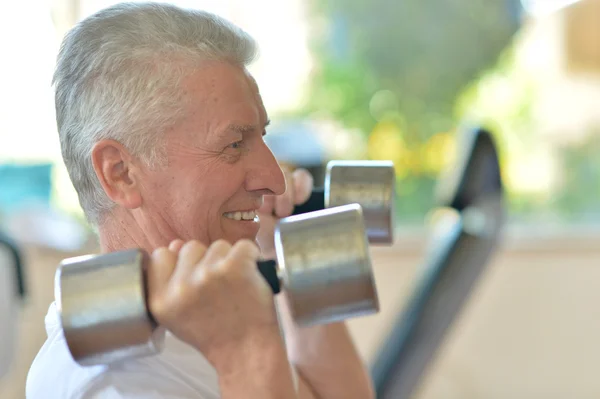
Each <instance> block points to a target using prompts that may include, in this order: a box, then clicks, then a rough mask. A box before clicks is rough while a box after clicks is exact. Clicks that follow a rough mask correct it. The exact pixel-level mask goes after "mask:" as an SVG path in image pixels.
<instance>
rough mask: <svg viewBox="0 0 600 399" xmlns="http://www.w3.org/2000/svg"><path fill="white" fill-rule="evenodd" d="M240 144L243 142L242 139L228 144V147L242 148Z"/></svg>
mask: <svg viewBox="0 0 600 399" xmlns="http://www.w3.org/2000/svg"><path fill="white" fill-rule="evenodd" d="M242 144H243V143H242V140H240V141H236V142H235V143H231V144H229V148H233V149H235V150H237V149H239V148H242Z"/></svg>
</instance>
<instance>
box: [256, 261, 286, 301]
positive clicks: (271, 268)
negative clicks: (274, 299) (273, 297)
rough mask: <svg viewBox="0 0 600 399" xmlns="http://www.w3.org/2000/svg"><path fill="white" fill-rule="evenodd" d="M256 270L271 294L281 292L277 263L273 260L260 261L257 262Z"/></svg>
mask: <svg viewBox="0 0 600 399" xmlns="http://www.w3.org/2000/svg"><path fill="white" fill-rule="evenodd" d="M257 264H258V270H259V271H260V274H262V275H263V277H264V278H265V280H267V283H268V284H269V286H270V287H271V289H272V290H273V294H279V292H281V283H280V281H279V276H278V275H277V262H275V261H274V260H261V261H258V262H257Z"/></svg>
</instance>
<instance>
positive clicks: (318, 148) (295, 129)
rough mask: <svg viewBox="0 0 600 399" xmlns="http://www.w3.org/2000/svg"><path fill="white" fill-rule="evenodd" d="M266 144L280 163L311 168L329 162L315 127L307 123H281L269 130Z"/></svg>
mask: <svg viewBox="0 0 600 399" xmlns="http://www.w3.org/2000/svg"><path fill="white" fill-rule="evenodd" d="M265 142H266V143H267V145H268V146H269V148H270V149H271V151H272V152H273V154H274V155H275V158H277V160H279V161H280V162H285V163H289V164H292V165H295V166H298V167H303V168H311V167H317V166H321V165H323V164H325V163H327V160H328V159H327V154H326V153H325V148H324V147H323V145H322V144H321V142H320V141H319V139H318V137H317V135H316V134H315V127H314V126H311V125H310V124H309V123H306V122H298V121H293V122H292V121H286V122H280V123H279V124H277V125H274V126H272V127H271V128H270V129H269V134H267V135H266V136H265Z"/></svg>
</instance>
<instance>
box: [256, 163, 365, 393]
mask: <svg viewBox="0 0 600 399" xmlns="http://www.w3.org/2000/svg"><path fill="white" fill-rule="evenodd" d="M286 179H287V180H288V181H287V187H288V190H287V191H286V193H285V194H283V195H281V196H278V197H270V198H268V197H265V201H264V203H263V207H262V208H261V209H260V211H259V215H260V220H261V231H260V232H259V237H258V240H259V243H260V246H261V250H262V254H263V257H264V258H271V259H272V258H274V257H275V250H274V248H273V246H274V245H273V234H274V233H273V232H274V226H275V224H276V223H277V220H278V218H277V217H273V216H272V215H273V214H276V215H277V216H279V217H285V216H288V215H290V214H291V213H292V210H293V206H294V204H301V203H303V202H305V201H306V200H307V199H308V197H309V196H310V192H311V191H312V177H311V176H310V175H309V174H308V172H306V171H305V170H297V171H296V172H294V173H293V174H291V173H287V174H286ZM276 301H277V305H278V309H279V313H280V318H281V322H282V324H283V328H284V332H285V340H286V347H287V351H288V356H289V358H290V362H291V363H292V364H293V366H294V368H295V370H296V372H297V374H298V377H299V378H298V382H299V384H298V385H299V396H300V397H301V398H302V399H313V398H314V399H337V398H340V399H342V398H343V399H352V398H357V399H359V398H360V399H369V398H374V397H375V394H374V390H373V387H372V382H371V379H370V376H369V374H368V371H367V370H366V367H365V365H364V363H363V361H362V359H361V358H360V356H359V354H358V352H357V350H356V348H355V346H354V343H353V342H352V338H351V336H350V334H349V332H348V329H347V328H346V326H345V324H344V323H333V324H328V325H321V326H314V327H310V328H299V327H298V326H296V325H295V323H294V322H293V320H292V319H291V317H290V311H289V307H288V306H287V303H286V300H285V296H283V295H279V296H278V297H277V299H276Z"/></svg>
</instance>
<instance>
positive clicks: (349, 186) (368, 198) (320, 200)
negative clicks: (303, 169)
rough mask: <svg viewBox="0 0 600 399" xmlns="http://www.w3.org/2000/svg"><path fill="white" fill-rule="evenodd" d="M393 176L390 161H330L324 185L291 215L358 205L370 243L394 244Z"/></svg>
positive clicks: (314, 191)
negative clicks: (362, 213)
mask: <svg viewBox="0 0 600 399" xmlns="http://www.w3.org/2000/svg"><path fill="white" fill-rule="evenodd" d="M395 183H396V176H395V173H394V164H393V162H391V161H330V162H329V163H328V164H327V171H326V173H325V181H324V186H323V187H320V188H316V189H315V190H313V192H312V194H311V196H310V198H309V199H308V201H307V202H306V203H304V204H302V205H299V206H296V207H295V208H294V215H299V214H302V213H306V212H313V211H317V210H321V209H325V208H332V207H336V206H340V205H347V204H352V203H357V204H359V205H360V206H362V208H363V212H364V217H365V226H366V229H367V236H368V238H369V242H370V243H371V244H391V243H392V242H393V241H394V199H395Z"/></svg>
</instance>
